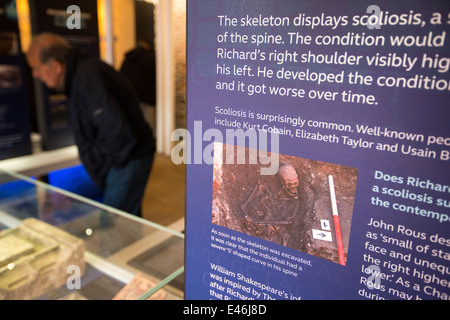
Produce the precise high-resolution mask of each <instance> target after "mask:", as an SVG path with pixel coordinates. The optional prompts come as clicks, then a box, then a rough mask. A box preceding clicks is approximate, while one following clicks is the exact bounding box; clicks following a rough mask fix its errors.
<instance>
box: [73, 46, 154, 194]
mask: <svg viewBox="0 0 450 320" xmlns="http://www.w3.org/2000/svg"><path fill="white" fill-rule="evenodd" d="M65 92H66V94H67V96H68V98H69V99H68V100H69V101H68V109H69V121H70V125H71V127H72V131H73V134H74V139H75V143H76V144H77V146H78V151H79V154H80V158H81V161H82V163H83V165H84V167H85V169H86V171H87V172H88V173H89V175H90V177H91V178H92V180H93V181H94V182H95V183H96V184H97V185H99V186H100V187H103V186H104V181H105V177H106V174H107V173H108V170H109V169H110V168H111V167H123V166H125V165H126V164H127V162H128V161H129V160H130V159H138V158H144V157H149V156H152V155H153V153H154V151H155V140H154V137H153V134H152V131H151V129H150V128H149V126H148V125H147V123H146V122H145V120H144V118H143V116H142V112H141V110H140V107H139V99H138V98H137V95H136V92H135V91H134V89H133V87H132V86H131V84H130V82H129V81H128V80H127V79H126V78H125V77H124V76H123V75H122V74H121V73H119V72H117V71H116V70H115V69H114V68H113V67H111V66H109V65H108V64H106V63H104V62H102V61H101V60H99V59H97V58H85V57H83V56H82V55H81V54H79V53H78V52H77V51H74V52H73V53H72V55H71V56H70V58H69V59H68V61H67V64H66V77H65Z"/></svg>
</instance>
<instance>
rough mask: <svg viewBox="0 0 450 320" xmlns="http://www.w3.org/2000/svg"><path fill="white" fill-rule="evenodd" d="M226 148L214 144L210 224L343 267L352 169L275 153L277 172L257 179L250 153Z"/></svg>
mask: <svg viewBox="0 0 450 320" xmlns="http://www.w3.org/2000/svg"><path fill="white" fill-rule="evenodd" d="M226 147H227V145H225V144H220V143H216V145H215V155H214V169H213V170H214V173H213V200H212V222H213V223H214V224H216V225H219V226H222V227H226V228H229V229H232V230H235V231H238V232H241V233H244V234H247V235H250V236H253V237H257V238H260V239H264V240H267V241H270V242H272V243H276V244H279V245H282V246H284V247H289V248H292V249H295V250H299V251H301V252H304V253H307V254H310V255H314V256H316V257H320V258H323V259H326V260H330V261H333V262H336V263H340V264H342V265H345V262H346V259H347V251H348V243H349V238H350V228H351V222H352V214H353V203H354V197H355V189H356V180H357V174H358V170H357V169H356V168H351V167H346V166H342V165H337V164H333V163H326V162H321V161H316V160H310V159H304V158H298V157H293V156H289V155H283V154H279V157H278V159H279V169H278V172H277V173H276V174H274V175H261V168H264V167H267V165H263V164H261V163H259V162H258V161H257V160H258V159H257V158H258V155H257V153H256V152H254V151H255V150H252V149H248V148H243V147H237V146H231V148H230V146H229V145H228V148H229V149H228V151H227V150H226ZM233 149H234V155H233V156H234V161H230V158H228V160H227V157H226V153H227V152H228V157H229V155H230V150H233ZM251 151H253V152H251ZM239 152H241V153H239ZM242 154H245V160H244V161H243V160H242V159H240V161H239V159H238V155H242ZM269 157H271V156H270V153H269ZM272 158H273V159H274V158H276V157H272Z"/></svg>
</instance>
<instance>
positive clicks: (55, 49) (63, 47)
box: [32, 33, 72, 63]
mask: <svg viewBox="0 0 450 320" xmlns="http://www.w3.org/2000/svg"><path fill="white" fill-rule="evenodd" d="M32 43H33V44H36V45H38V46H40V47H41V50H40V56H39V58H40V59H41V62H42V63H47V62H48V61H50V60H52V59H55V60H56V61H59V62H61V63H66V62H67V59H68V57H69V55H70V52H71V51H72V45H71V44H70V43H69V41H67V40H66V39H64V38H63V37H61V36H58V35H56V34H53V33H41V34H39V35H38V36H36V37H35V38H34V39H33V42H32Z"/></svg>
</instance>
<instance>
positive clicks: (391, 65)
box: [172, 0, 450, 300]
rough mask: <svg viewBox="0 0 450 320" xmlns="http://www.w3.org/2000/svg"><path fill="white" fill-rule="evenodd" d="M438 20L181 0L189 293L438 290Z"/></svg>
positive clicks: (445, 185)
mask: <svg viewBox="0 0 450 320" xmlns="http://www.w3.org/2000/svg"><path fill="white" fill-rule="evenodd" d="M449 23H450V5H449V3H448V2H445V1H412V2H411V1H376V3H375V2H373V1H320V0H318V1H306V2H305V1H281V0H280V1H277V0H271V1H269V0H267V1H266V0H265V1H260V0H258V1H209V0H207V1H206V0H190V1H188V23H187V25H188V42H187V46H188V84H187V85H188V91H187V92H188V126H187V129H186V130H179V131H178V132H176V133H175V134H174V135H173V140H174V141H180V142H179V143H178V144H177V145H176V146H175V148H174V149H173V152H172V159H175V161H178V162H179V163H182V162H184V163H186V164H187V202H186V204H187V213H186V245H187V249H186V298H187V299H224V300H225V299H245V300H246V299H264V300H271V299H291V300H299V299H371V300H381V299H405V300H420V299H437V300H448V299H449V295H450V289H449V283H450V277H449V274H450V271H449V269H450V264H449V260H450V255H449V247H450V232H449V230H450V229H449V214H450V209H449V208H450V197H449V194H450V175H449V172H450V171H449V169H450V166H449V160H450V130H449V114H450V105H449V98H450V95H449V89H450V78H449V72H448V71H449V65H450V57H449V41H450V39H449V36H450V35H449V31H450V28H449ZM182 139H183V141H181V140H182ZM181 155H183V157H181Z"/></svg>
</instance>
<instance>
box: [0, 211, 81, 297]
mask: <svg viewBox="0 0 450 320" xmlns="http://www.w3.org/2000/svg"><path fill="white" fill-rule="evenodd" d="M84 250H85V248H84V242H83V241H82V240H81V239H78V238H76V237H74V236H72V235H70V234H68V233H67V232H65V231H63V230H61V229H58V228H57V227H54V226H52V225H49V224H47V223H45V222H42V221H40V220H37V219H34V218H29V219H26V220H24V221H23V222H22V223H21V224H20V225H19V226H18V227H16V228H12V229H6V230H3V231H1V232H0V299H2V300H3V299H24V300H29V299H36V298H39V297H41V296H43V295H44V294H46V293H47V292H49V291H50V290H52V289H56V288H59V287H61V286H62V285H64V284H66V282H67V279H68V277H69V276H71V275H72V273H71V272H68V267H69V266H77V267H78V270H79V274H80V275H82V274H83V273H84V268H85V261H84ZM70 270H72V269H70Z"/></svg>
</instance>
